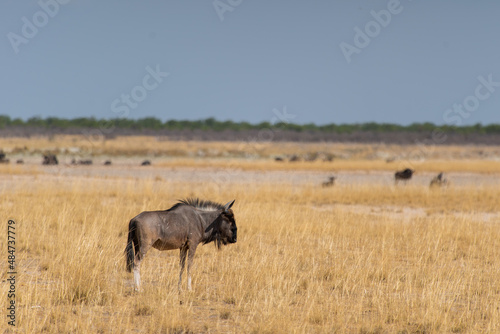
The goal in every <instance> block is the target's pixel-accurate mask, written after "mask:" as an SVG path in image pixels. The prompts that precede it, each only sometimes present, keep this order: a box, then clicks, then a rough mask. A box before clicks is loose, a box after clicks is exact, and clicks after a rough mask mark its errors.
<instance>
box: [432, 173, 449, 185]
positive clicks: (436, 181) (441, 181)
mask: <svg viewBox="0 0 500 334" xmlns="http://www.w3.org/2000/svg"><path fill="white" fill-rule="evenodd" d="M447 184H448V180H447V179H445V178H443V172H441V173H439V174H438V175H437V176H435V177H434V178H433V179H432V180H431V184H430V187H442V186H445V185H447Z"/></svg>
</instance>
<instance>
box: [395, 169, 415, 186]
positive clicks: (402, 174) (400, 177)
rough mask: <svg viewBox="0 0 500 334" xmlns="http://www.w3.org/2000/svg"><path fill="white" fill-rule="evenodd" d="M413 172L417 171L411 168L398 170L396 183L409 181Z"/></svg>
mask: <svg viewBox="0 0 500 334" xmlns="http://www.w3.org/2000/svg"><path fill="white" fill-rule="evenodd" d="M413 173H415V171H414V170H413V169H410V168H406V169H405V170H402V171H398V172H396V173H395V174H394V181H395V182H396V184H397V183H398V181H408V180H410V179H411V177H412V175H413Z"/></svg>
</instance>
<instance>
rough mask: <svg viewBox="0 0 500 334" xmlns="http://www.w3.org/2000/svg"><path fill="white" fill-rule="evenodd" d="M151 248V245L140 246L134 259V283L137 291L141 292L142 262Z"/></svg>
mask: <svg viewBox="0 0 500 334" xmlns="http://www.w3.org/2000/svg"><path fill="white" fill-rule="evenodd" d="M150 248H151V245H149V244H140V245H139V247H137V248H136V253H135V259H134V283H135V290H136V291H141V261H142V259H144V256H145V255H146V253H147V251H148V250H149V249H150Z"/></svg>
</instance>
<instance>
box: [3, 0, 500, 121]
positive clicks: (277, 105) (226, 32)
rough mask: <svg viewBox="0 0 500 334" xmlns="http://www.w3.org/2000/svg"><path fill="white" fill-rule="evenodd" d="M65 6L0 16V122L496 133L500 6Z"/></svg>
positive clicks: (12, 4)
mask: <svg viewBox="0 0 500 334" xmlns="http://www.w3.org/2000/svg"><path fill="white" fill-rule="evenodd" d="M59 1H60V2H62V3H65V2H68V3H66V4H59V3H58V2H57V1H56V0H43V1H19V0H5V1H2V2H1V3H0V32H1V34H2V42H1V43H0V54H1V55H2V57H1V75H0V97H1V101H2V110H1V111H0V114H4V115H9V116H11V117H21V118H23V119H26V118H29V117H33V116H40V117H48V116H56V117H63V118H75V117H89V116H95V117H97V118H115V117H122V116H126V117H129V118H143V117H148V116H154V117H157V118H160V119H162V120H167V119H191V120H193V119H202V118H208V117H215V118H217V119H219V120H233V121H249V122H252V123H255V122H261V121H272V120H275V119H276V118H275V114H274V113H273V110H279V111H280V112H281V113H282V112H283V110H284V108H286V111H287V113H288V114H291V115H294V116H295V117H293V118H292V117H290V118H289V119H288V120H289V121H291V122H295V123H308V122H313V123H316V124H325V123H332V122H333V123H354V122H370V121H375V122H390V123H399V124H409V123H412V122H433V123H437V124H450V125H467V124H475V123H483V124H489V123H500V39H499V36H500V19H499V18H500V1H495V0H490V1H487V0H484V1H465V0H442V1H430V0H427V1H424V0H413V1H411V0H401V1H399V2H398V1H395V0H389V1H388V0H382V1H378V0H366V1H360V0H349V1H347V0H342V1H334V0H318V1H299V0H287V1H285V0H282V1H262V0H261V1H259V0H252V1H251V0H216V1H213V0H203V1H202V0H182V1H181V0H169V1H165V0H156V1H149V0H145V1H137V0H135V1H127V0H111V1H95V0H89V1H83V0H73V1H68V0H64V1H63V0H59ZM56 4H57V5H56ZM372 11H373V12H372ZM387 14H389V15H390V18H389V17H388V15H387ZM33 28H34V29H36V30H34V29H33ZM358 28H359V29H358ZM366 29H368V31H367V30H366ZM360 31H361V33H360ZM370 35H371V37H370ZM367 39H369V40H367ZM346 50H347V51H346ZM353 50H354V51H353ZM154 72H160V73H156V74H154V75H152V74H151V73H154ZM167 73H168V75H167ZM481 79H482V81H481ZM488 82H489V83H488ZM454 105H455V107H454Z"/></svg>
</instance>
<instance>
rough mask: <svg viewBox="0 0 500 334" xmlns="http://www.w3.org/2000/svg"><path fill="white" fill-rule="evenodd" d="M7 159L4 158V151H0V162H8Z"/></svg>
mask: <svg viewBox="0 0 500 334" xmlns="http://www.w3.org/2000/svg"><path fill="white" fill-rule="evenodd" d="M8 163H9V159H5V153H4V152H3V151H0V164H8Z"/></svg>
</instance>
